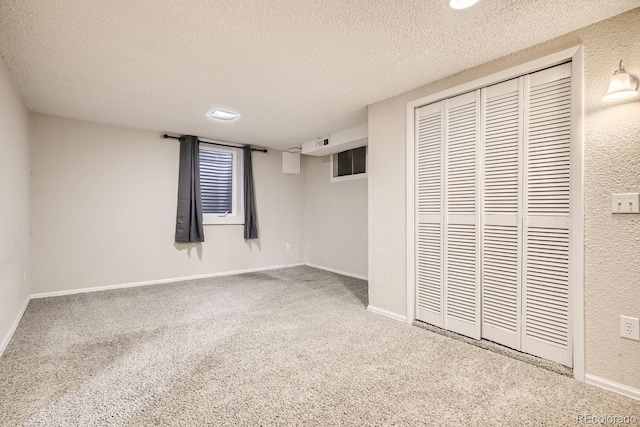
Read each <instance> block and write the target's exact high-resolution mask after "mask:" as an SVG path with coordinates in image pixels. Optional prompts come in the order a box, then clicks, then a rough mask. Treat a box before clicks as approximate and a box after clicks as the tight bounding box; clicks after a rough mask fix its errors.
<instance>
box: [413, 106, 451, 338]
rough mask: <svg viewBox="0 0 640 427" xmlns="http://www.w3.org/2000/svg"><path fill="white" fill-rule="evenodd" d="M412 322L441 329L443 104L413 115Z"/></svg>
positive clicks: (424, 108) (442, 300)
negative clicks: (414, 237)
mask: <svg viewBox="0 0 640 427" xmlns="http://www.w3.org/2000/svg"><path fill="white" fill-rule="evenodd" d="M415 135H416V150H417V153H416V163H417V164H416V171H417V176H418V181H417V186H416V187H417V207H418V215H417V218H418V236H417V246H418V247H417V251H416V253H417V260H416V265H417V271H416V273H417V274H416V276H417V277H416V278H417V286H416V319H418V320H421V321H423V322H427V323H430V324H432V325H435V326H439V327H443V302H444V299H443V286H442V284H443V277H444V276H443V265H442V262H443V256H442V254H443V250H444V245H443V224H442V218H443V210H442V209H443V202H442V200H443V185H442V183H443V173H444V168H443V161H444V158H443V156H444V150H443V144H444V101H441V102H437V103H435V104H431V105H427V106H425V107H422V108H419V109H418V110H417V111H416V129H415Z"/></svg>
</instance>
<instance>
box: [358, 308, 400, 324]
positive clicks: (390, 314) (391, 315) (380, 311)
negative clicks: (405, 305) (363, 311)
mask: <svg viewBox="0 0 640 427" xmlns="http://www.w3.org/2000/svg"><path fill="white" fill-rule="evenodd" d="M367 310H369V311H370V312H372V313H376V314H381V315H383V316H387V317H389V318H391V319H393V320H397V321H398V322H402V323H407V316H403V315H402V314H398V313H394V312H392V311H389V310H384V309H382V308H378V307H374V306H372V305H368V306H367Z"/></svg>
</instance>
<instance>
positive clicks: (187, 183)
mask: <svg viewBox="0 0 640 427" xmlns="http://www.w3.org/2000/svg"><path fill="white" fill-rule="evenodd" d="M199 145H200V142H199V141H198V137H197V136H183V137H181V138H180V172H179V176H178V214H177V216H176V242H178V243H189V242H204V230H203V227H202V201H201V199H200V148H199Z"/></svg>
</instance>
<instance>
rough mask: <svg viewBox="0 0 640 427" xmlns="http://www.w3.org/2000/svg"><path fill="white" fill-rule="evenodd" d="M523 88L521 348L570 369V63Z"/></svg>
mask: <svg viewBox="0 0 640 427" xmlns="http://www.w3.org/2000/svg"><path fill="white" fill-rule="evenodd" d="M524 90H525V121H524V126H525V132H524V136H525V145H524V149H525V161H526V177H525V180H526V184H525V191H526V196H525V198H524V204H525V212H526V216H525V218H524V227H525V233H524V238H525V244H524V246H523V251H524V257H523V260H524V262H525V267H524V269H525V279H524V280H525V283H524V298H523V304H524V310H523V318H524V319H523V320H524V321H523V328H524V333H523V342H522V347H523V348H522V349H523V351H526V352H527V353H531V354H534V355H536V356H540V357H543V358H545V359H549V360H552V361H554V362H558V363H562V364H564V365H567V366H571V365H572V342H571V338H570V337H571V307H570V286H569V285H570V283H569V277H570V268H571V263H570V256H569V255H570V254H569V247H570V239H571V233H573V232H574V231H578V230H570V214H571V206H570V200H571V199H570V193H571V191H576V190H578V191H579V189H571V188H570V172H571V165H570V158H571V150H572V146H571V64H570V63H569V64H563V65H560V66H556V67H553V68H549V69H547V70H543V71H539V72H537V73H534V74H531V75H528V76H525V78H524ZM574 149H577V148H574Z"/></svg>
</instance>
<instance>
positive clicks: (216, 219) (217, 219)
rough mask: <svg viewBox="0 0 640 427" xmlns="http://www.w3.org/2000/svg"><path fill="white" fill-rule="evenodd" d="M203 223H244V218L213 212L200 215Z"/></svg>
mask: <svg viewBox="0 0 640 427" xmlns="http://www.w3.org/2000/svg"><path fill="white" fill-rule="evenodd" d="M202 224H203V225H244V218H240V217H237V216H218V215H214V214H204V215H203V216H202Z"/></svg>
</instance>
